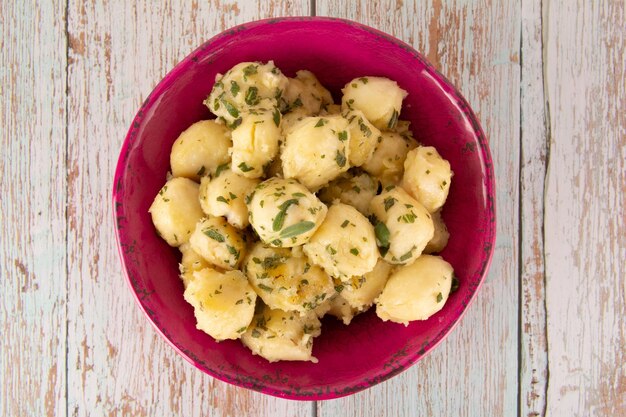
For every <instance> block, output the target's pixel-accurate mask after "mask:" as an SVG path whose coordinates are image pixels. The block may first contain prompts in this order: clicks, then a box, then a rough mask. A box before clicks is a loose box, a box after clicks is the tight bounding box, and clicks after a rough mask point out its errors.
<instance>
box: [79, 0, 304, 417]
mask: <svg viewBox="0 0 626 417" xmlns="http://www.w3.org/2000/svg"><path fill="white" fill-rule="evenodd" d="M250 6H251V5H250V3H249V2H244V1H241V2H228V3H227V2H222V1H209V2H197V1H194V2H164V3H161V4H156V3H155V2H152V1H149V0H143V1H138V2H103V1H97V2H93V4H92V2H84V1H78V0H72V1H70V2H69V37H70V66H69V105H70V108H72V109H74V110H73V111H72V112H71V114H70V118H69V126H68V129H69V166H70V183H69V195H70V199H69V225H70V227H69V234H70V236H69V238H70V240H69V242H70V243H69V254H70V258H69V272H70V276H69V280H70V282H69V299H68V306H69V307H68V308H69V317H70V320H69V336H68V340H69V359H68V362H69V374H68V384H69V394H68V395H69V398H68V402H69V405H68V408H69V412H70V414H71V415H73V416H82V415H111V416H116V415H135V416H166V415H184V416H199V415H214V416H240V415H248V416H279V415H281V416H282V415H285V416H286V415H289V416H308V415H310V414H311V412H312V407H311V404H309V403H298V402H292V401H287V400H279V399H275V398H273V397H269V396H265V395H261V394H256V393H253V392H251V391H248V390H244V389H239V388H236V387H233V386H231V385H228V384H225V383H222V382H220V381H217V380H215V379H213V378H210V377H208V376H206V375H204V374H202V373H201V372H199V371H197V370H196V369H195V368H193V367H192V366H191V365H189V364H188V363H187V362H186V361H184V360H183V359H182V358H181V357H179V356H178V355H177V354H176V353H175V352H174V350H173V349H171V348H170V347H169V345H167V344H166V343H165V341H164V340H162V339H161V338H160V337H159V336H158V335H157V333H156V332H155V331H154V330H153V328H152V327H151V326H150V325H149V324H148V321H147V320H146V319H145V318H144V316H143V315H142V313H141V312H140V310H139V308H137V306H136V305H135V301H134V299H133V298H132V296H131V294H130V292H129V291H128V288H127V285H126V282H125V281H124V279H123V277H122V273H121V266H120V262H119V259H118V255H117V251H116V248H115V243H114V242H115V239H114V226H113V222H112V218H113V216H112V213H111V209H110V204H109V196H110V188H111V182H112V179H113V171H114V167H115V164H116V161H117V157H118V152H119V149H120V146H121V143H122V140H123V138H124V135H125V133H126V130H127V128H128V126H129V124H130V122H131V120H132V117H133V116H134V114H135V112H136V110H137V108H138V107H139V105H140V103H141V102H142V101H143V99H144V98H145V97H146V95H147V94H148V93H149V92H150V91H151V90H152V88H153V87H154V86H155V85H156V83H157V82H158V81H159V80H160V79H161V78H162V77H163V76H164V75H165V74H166V72H167V71H169V70H170V69H171V68H172V67H173V66H174V65H175V64H176V63H177V62H178V61H179V60H181V59H182V58H183V57H184V56H185V55H187V54H188V53H189V52H191V51H192V50H193V49H194V48H195V47H196V46H198V45H199V44H200V43H201V42H202V41H203V40H206V39H208V38H210V37H211V36H213V35H214V34H216V33H218V32H220V31H221V30H223V29H225V28H227V27H230V26H233V25H236V24H239V23H243V22H245V21H249V20H253V19H258V18H263V17H270V16H277V15H286V14H290V13H293V14H305V15H306V14H309V9H308V6H309V2H308V1H290V2H259V3H258V4H257V6H256V7H250Z"/></svg>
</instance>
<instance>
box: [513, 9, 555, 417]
mask: <svg viewBox="0 0 626 417" xmlns="http://www.w3.org/2000/svg"><path fill="white" fill-rule="evenodd" d="M521 12H522V39H521V52H520V60H521V65H522V72H521V112H520V114H521V123H522V129H521V131H520V138H519V139H520V148H521V155H520V201H521V205H520V210H521V222H520V224H521V227H520V241H521V246H520V253H521V264H520V282H519V284H520V302H521V305H520V313H521V315H520V320H521V321H520V329H519V330H520V332H519V335H520V364H519V367H520V369H519V384H520V386H519V390H520V394H519V415H520V416H525V417H533V416H540V415H545V411H546V390H547V388H548V346H547V337H546V331H547V329H546V304H545V263H544V257H545V253H544V239H545V235H544V232H545V223H544V220H545V212H544V208H545V192H546V185H547V183H546V175H547V169H546V167H547V157H548V146H549V143H548V139H549V138H548V136H549V133H550V132H549V114H548V111H549V106H548V105H547V104H546V100H547V97H546V91H545V85H546V84H545V79H544V64H545V62H544V41H545V40H546V39H544V37H546V36H547V31H544V30H543V29H545V27H544V26H543V25H542V9H541V2H539V1H523V2H522V10H521Z"/></svg>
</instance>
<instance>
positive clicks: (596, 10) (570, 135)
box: [543, 1, 626, 416]
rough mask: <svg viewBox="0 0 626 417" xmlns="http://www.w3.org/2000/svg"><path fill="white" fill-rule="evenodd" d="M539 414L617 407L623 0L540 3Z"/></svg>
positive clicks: (606, 412)
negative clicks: (544, 152) (546, 111)
mask: <svg viewBox="0 0 626 417" xmlns="http://www.w3.org/2000/svg"><path fill="white" fill-rule="evenodd" d="M544 7H545V10H544V11H543V16H544V17H543V22H544V25H546V27H545V29H544V31H546V33H547V36H546V38H547V42H546V46H545V47H546V50H545V56H546V62H545V63H544V65H545V68H546V85H547V93H548V94H547V98H548V103H549V108H550V118H549V121H550V138H549V139H550V149H549V166H548V180H547V189H546V197H545V198H546V203H545V204H546V213H545V216H546V220H545V251H546V260H545V268H546V304H547V306H548V310H547V325H548V359H549V372H550V373H549V375H550V382H549V384H548V392H547V414H548V415H567V416H583V415H593V416H617V415H625V414H626V348H625V347H626V324H625V321H624V317H626V262H625V260H626V235H625V233H624V231H625V230H626V113H625V112H624V109H625V108H626V62H625V58H624V57H625V56H626V55H625V54H626V26H625V25H624V22H625V21H626V15H625V12H626V10H625V8H626V5H625V4H624V2H623V1H605V2H585V1H575V2H574V1H550V2H548V3H546V4H545V5H544Z"/></svg>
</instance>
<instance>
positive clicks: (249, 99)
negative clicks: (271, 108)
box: [245, 87, 261, 106]
mask: <svg viewBox="0 0 626 417" xmlns="http://www.w3.org/2000/svg"><path fill="white" fill-rule="evenodd" d="M258 92H259V89H258V88H256V87H249V88H248V90H247V91H246V96H245V101H246V104H247V105H249V106H255V105H257V104H259V101H261V98H260V97H258Z"/></svg>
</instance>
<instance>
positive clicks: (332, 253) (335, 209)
mask: <svg viewBox="0 0 626 417" xmlns="http://www.w3.org/2000/svg"><path fill="white" fill-rule="evenodd" d="M302 249H303V251H304V253H305V254H306V255H307V256H308V257H309V259H310V260H311V262H313V263H314V264H316V265H319V266H321V267H322V268H324V270H325V271H326V272H327V273H328V274H329V275H331V276H333V277H336V278H340V279H344V278H349V277H351V276H353V275H362V274H366V273H368V272H370V271H371V270H372V269H374V266H376V261H377V260H378V257H379V254H378V248H377V246H376V237H375V235H374V228H373V227H372V225H371V224H370V222H369V221H368V220H367V218H366V217H365V216H363V215H362V214H361V213H359V211H358V210H357V209H355V208H354V207H352V206H348V205H347V204H341V203H338V204H333V205H332V206H330V208H329V209H328V214H327V215H326V218H325V219H324V222H323V223H322V225H321V226H320V227H319V229H317V231H316V232H315V234H314V235H313V236H312V237H311V239H310V240H309V241H308V242H307V243H305V244H304V246H303V248H302Z"/></svg>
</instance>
